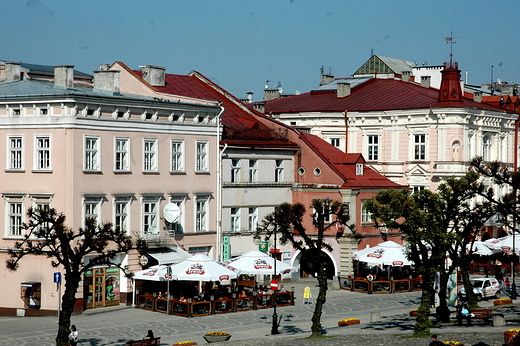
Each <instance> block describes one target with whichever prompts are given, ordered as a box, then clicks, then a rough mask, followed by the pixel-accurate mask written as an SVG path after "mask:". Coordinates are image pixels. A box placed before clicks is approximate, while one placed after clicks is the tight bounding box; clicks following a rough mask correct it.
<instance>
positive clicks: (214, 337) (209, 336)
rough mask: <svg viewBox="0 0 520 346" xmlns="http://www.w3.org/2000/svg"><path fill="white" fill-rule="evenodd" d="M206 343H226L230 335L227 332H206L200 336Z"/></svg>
mask: <svg viewBox="0 0 520 346" xmlns="http://www.w3.org/2000/svg"><path fill="white" fill-rule="evenodd" d="M202 337H203V338H204V340H206V341H207V342H208V343H213V342H222V341H228V340H229V339H231V334H229V333H228V332H208V333H206V334H204V335H203V336H202Z"/></svg>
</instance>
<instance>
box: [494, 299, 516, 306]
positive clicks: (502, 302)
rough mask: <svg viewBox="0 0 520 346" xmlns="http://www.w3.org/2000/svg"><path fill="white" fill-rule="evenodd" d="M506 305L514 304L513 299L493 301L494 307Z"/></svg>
mask: <svg viewBox="0 0 520 346" xmlns="http://www.w3.org/2000/svg"><path fill="white" fill-rule="evenodd" d="M504 304H513V301H512V300H511V299H500V300H494V301H493V305H504Z"/></svg>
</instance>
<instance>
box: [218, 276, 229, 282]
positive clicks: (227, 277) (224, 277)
mask: <svg viewBox="0 0 520 346" xmlns="http://www.w3.org/2000/svg"><path fill="white" fill-rule="evenodd" d="M218 279H219V281H224V280H229V275H220V276H219V278H218Z"/></svg>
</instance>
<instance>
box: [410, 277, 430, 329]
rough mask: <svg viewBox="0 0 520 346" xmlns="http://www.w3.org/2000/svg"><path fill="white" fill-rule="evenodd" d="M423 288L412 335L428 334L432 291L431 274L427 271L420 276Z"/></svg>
mask: <svg viewBox="0 0 520 346" xmlns="http://www.w3.org/2000/svg"><path fill="white" fill-rule="evenodd" d="M422 277H423V286H422V295H421V305H420V306H419V309H418V311H417V319H416V321H415V326H414V333H413V334H414V335H425V334H428V333H429V332H430V324H431V322H430V306H431V297H432V295H433V293H434V291H433V278H434V276H433V274H431V273H428V269H427V270H425V271H424V273H423V274H422Z"/></svg>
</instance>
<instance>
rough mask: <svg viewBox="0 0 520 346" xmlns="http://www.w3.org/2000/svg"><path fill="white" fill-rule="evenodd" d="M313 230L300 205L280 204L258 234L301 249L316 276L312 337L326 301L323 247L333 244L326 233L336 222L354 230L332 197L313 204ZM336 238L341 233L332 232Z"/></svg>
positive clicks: (325, 258) (338, 203)
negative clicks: (307, 226)
mask: <svg viewBox="0 0 520 346" xmlns="http://www.w3.org/2000/svg"><path fill="white" fill-rule="evenodd" d="M311 207H312V215H311V216H312V225H313V226H314V228H313V229H310V230H307V229H305V227H304V226H303V219H304V217H305V214H306V210H305V206H304V205H303V204H300V203H297V204H290V203H283V204H280V205H279V206H277V207H276V208H275V210H274V211H273V212H272V213H271V214H269V215H267V216H266V217H265V218H264V219H263V221H262V223H261V225H260V226H259V228H258V233H259V234H261V235H264V236H265V238H266V240H269V238H270V237H272V236H274V232H275V229H276V232H278V234H279V235H281V237H280V240H281V241H282V242H287V241H288V242H290V243H291V244H292V246H293V247H294V248H295V249H296V250H299V251H300V252H301V255H302V258H305V259H306V260H307V264H308V266H309V270H310V271H311V272H312V273H313V274H315V275H316V278H317V280H318V285H319V293H318V297H317V298H316V304H315V306H314V313H313V315H312V319H311V321H312V326H311V337H316V336H319V335H321V315H322V311H323V305H324V304H325V303H326V301H327V298H326V297H327V288H328V286H327V272H326V267H327V254H325V253H324V252H323V250H324V249H327V250H329V251H332V245H331V244H330V243H328V242H327V241H326V239H325V238H326V233H327V231H329V230H333V229H334V228H335V226H336V224H338V223H341V224H343V225H346V226H347V227H348V228H350V229H351V230H352V231H354V226H353V225H348V224H347V223H348V221H349V219H350V217H349V214H348V212H347V210H346V208H345V207H344V205H343V204H342V203H341V202H337V201H333V200H331V199H316V200H314V201H313V203H312V206H311ZM333 234H335V237H336V240H337V239H338V238H339V237H341V236H342V235H343V234H342V233H341V232H334V233H333Z"/></svg>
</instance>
